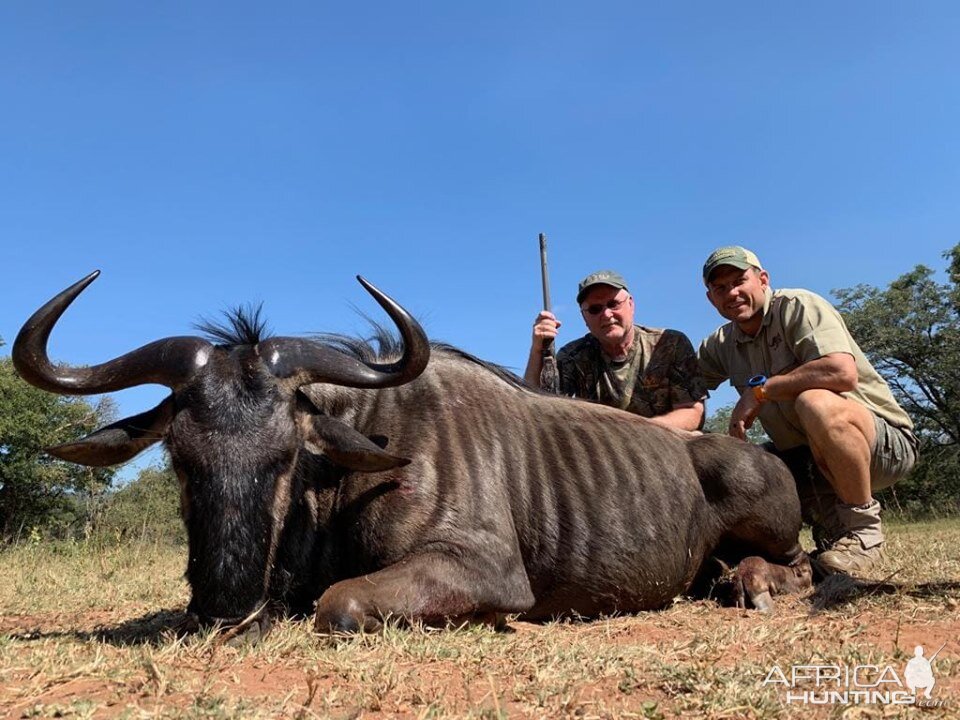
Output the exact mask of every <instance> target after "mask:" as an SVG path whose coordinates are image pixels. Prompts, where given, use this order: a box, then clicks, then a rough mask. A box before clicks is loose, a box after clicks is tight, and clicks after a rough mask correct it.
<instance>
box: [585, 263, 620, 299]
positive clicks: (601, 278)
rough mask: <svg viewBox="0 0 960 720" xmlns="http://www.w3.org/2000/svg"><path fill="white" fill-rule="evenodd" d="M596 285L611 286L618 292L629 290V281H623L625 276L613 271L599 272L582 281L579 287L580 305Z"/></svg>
mask: <svg viewBox="0 0 960 720" xmlns="http://www.w3.org/2000/svg"><path fill="white" fill-rule="evenodd" d="M594 285H610V286H611V287H615V288H617V289H618V290H626V289H627V281H626V280H624V279H623V275H621V274H620V273H618V272H615V271H613V270H598V271H597V272H594V273H590V274H589V275H587V276H586V277H585V278H584V279H583V280H581V281H580V284H579V285H578V286H577V302H578V303H581V302H583V297H584V296H585V295H586V294H587V291H589V290H590V288H592V287H593V286H594Z"/></svg>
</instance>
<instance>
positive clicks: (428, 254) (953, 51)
mask: <svg viewBox="0 0 960 720" xmlns="http://www.w3.org/2000/svg"><path fill="white" fill-rule="evenodd" d="M958 37H960V5H958V4H956V3H947V2H925V3H922V4H921V3H918V4H906V3H895V2H850V3H803V4H798V3H714V2H689V3H682V2H681V3H657V4H652V3H638V2H614V3H602V2H601V3H592V4H590V5H588V4H586V3H566V2H551V3H517V2H509V3H507V2H486V3H482V4H479V3H477V4H473V5H470V4H466V3H441V2H421V3H355V4H353V5H351V6H349V7H348V6H347V4H345V3H344V4H332V3H316V2H314V3H284V2H275V3H270V4H269V6H268V5H265V4H260V3H256V4H254V3H236V2H233V3H198V2H190V3H181V2H168V3H151V4H147V3H126V2H124V3H120V2H113V3H110V2H84V3H68V4H63V3H49V2H9V3H3V4H2V5H0V240H2V243H3V251H2V254H0V258H2V268H3V276H2V277H3V279H2V281H0V301H2V302H0V337H3V338H4V339H5V340H6V341H7V343H10V342H12V340H13V338H14V337H15V335H16V332H17V330H18V329H19V326H20V324H21V323H22V322H23V321H24V320H25V319H26V318H27V317H28V316H29V314H30V313H31V312H32V311H33V310H34V309H35V308H36V307H37V306H38V305H40V304H41V303H42V302H43V301H45V300H46V299H47V298H49V297H50V296H51V295H53V294H54V293H55V292H57V291H59V290H60V289H62V288H63V287H65V286H66V285H68V284H70V283H71V282H73V281H74V280H76V279H79V278H80V277H82V276H84V275H85V274H86V273H88V272H89V271H91V270H93V269H97V268H99V269H101V270H102V271H103V275H102V276H101V278H100V279H99V280H97V282H96V283H94V284H93V285H92V286H91V287H90V288H89V289H88V290H87V291H86V292H85V293H84V294H83V295H82V296H81V297H80V299H79V300H78V301H77V303H75V304H74V306H73V307H72V308H71V309H70V310H69V311H68V313H67V314H66V315H65V317H64V318H63V320H62V321H61V324H60V325H59V326H58V327H57V329H56V330H55V331H54V335H53V338H52V341H51V353H52V355H53V356H54V357H57V358H62V359H65V360H69V361H71V362H75V363H95V362H101V361H103V360H104V359H106V358H108V357H112V356H115V355H117V354H120V353H122V352H125V351H127V350H130V349H132V348H134V347H136V346H138V345H141V344H143V343H146V342H149V341H151V340H153V339H156V338H158V337H160V336H164V335H172V334H185V333H190V332H191V323H193V322H194V321H196V320H197V319H199V318H200V317H201V316H212V315H216V314H217V313H218V312H219V311H220V310H221V309H223V308H226V307H229V306H233V305H236V304H239V303H245V302H250V301H253V302H260V301H262V302H263V303H264V308H265V311H266V313H267V316H268V317H269V319H270V325H271V327H272V328H273V330H274V331H275V332H277V333H278V334H298V333H302V332H308V331H338V332H348V333H357V332H362V331H363V329H364V324H363V321H362V320H361V319H360V318H359V317H358V316H357V314H356V312H355V310H354V306H356V307H358V308H359V309H361V310H363V311H366V312H370V313H371V314H374V315H376V314H377V310H376V307H375V305H374V304H373V302H372V301H371V300H369V298H368V297H367V296H366V294H365V293H364V291H363V290H362V289H361V288H360V286H359V285H358V284H357V283H356V282H355V280H354V279H353V278H354V275H356V274H357V273H361V274H363V275H365V276H366V277H367V278H369V279H370V280H371V281H373V282H374V283H376V284H378V285H379V286H380V287H382V288H383V289H384V290H386V291H387V292H388V293H390V294H392V295H393V296H394V297H396V298H397V299H398V300H399V301H400V302H402V303H403V304H405V305H406V306H407V307H408V308H409V309H410V310H412V311H413V312H414V313H415V314H416V315H418V316H419V317H420V318H421V319H422V320H423V322H424V325H425V327H426V329H427V332H428V334H430V336H431V337H433V338H435V339H438V340H444V341H447V342H451V343H454V344H456V345H459V346H461V347H463V348H465V349H467V350H469V351H471V352H473V353H475V354H477V355H480V356H481V357H484V358H486V359H489V360H493V361H495V362H499V363H501V364H505V365H508V366H511V367H513V368H514V369H517V370H522V367H523V364H524V362H525V359H526V355H527V350H528V347H529V335H530V326H531V323H532V320H533V318H534V316H535V315H536V312H537V310H538V306H539V302H540V287H539V269H538V250H537V233H538V232H546V233H547V235H548V238H549V246H550V268H551V284H552V289H553V295H554V304H555V310H556V311H557V313H558V315H559V316H560V317H561V319H562V320H564V321H565V323H564V327H563V329H562V336H561V340H563V341H567V340H572V339H574V338H575V337H577V336H579V335H580V334H582V332H583V330H582V323H581V320H580V318H579V313H578V311H577V309H576V306H575V304H574V302H573V296H574V294H575V286H576V282H577V280H578V279H579V278H580V277H581V276H583V275H585V274H586V273H587V272H590V271H592V270H596V269H598V268H601V267H613V268H616V269H618V270H620V271H621V272H622V273H623V274H624V275H625V276H626V277H627V279H628V280H629V281H630V284H631V290H632V292H633V293H634V296H635V297H636V300H637V305H638V318H639V320H640V321H641V322H642V323H644V324H647V325H653V326H667V327H674V328H677V329H680V330H683V331H684V332H686V333H687V334H688V335H689V336H690V338H691V340H693V342H694V344H697V343H698V342H699V340H700V339H701V338H702V337H703V336H704V335H706V334H707V333H709V332H710V331H711V330H712V329H713V328H714V327H715V326H716V325H718V324H719V323H720V318H719V316H717V315H716V313H715V311H714V310H713V309H712V308H711V307H710V306H709V305H708V304H707V302H706V300H705V299H704V295H703V287H702V284H701V281H700V278H699V268H700V266H701V264H702V262H703V259H704V257H705V256H706V255H707V254H708V253H709V252H710V251H711V250H712V249H713V248H714V247H716V246H718V245H724V244H731V243H739V244H744V245H747V246H749V247H751V248H753V249H754V250H755V251H756V252H757V253H758V254H759V256H760V258H761V260H762V261H763V262H764V264H765V265H766V266H767V268H768V269H769V270H770V272H771V276H772V281H773V283H774V285H775V286H780V287H798V286H800V287H807V288H809V289H812V290H814V291H817V292H820V293H822V294H824V295H827V296H829V294H830V291H831V290H832V289H834V288H840V287H849V286H852V285H855V284H858V283H869V284H873V285H883V284H886V283H887V282H889V281H890V280H891V279H893V278H894V277H896V276H897V275H899V274H900V273H902V272H904V271H906V270H908V269H910V268H912V267H913V266H914V265H916V264H918V263H924V264H926V265H930V266H932V267H936V268H942V267H943V261H942V260H941V257H940V255H941V253H942V252H943V251H944V250H946V249H947V248H949V247H951V246H952V245H954V244H955V243H956V242H957V241H958V238H960V232H958V230H960V220H958V208H960V202H958V200H960V198H958V194H960V193H958V188H960V182H958V181H960V134H958V132H957V128H958V127H960V92H958V91H960V73H958V71H957V69H958V67H960V43H958V42H957V38H958ZM8 351H9V345H8V346H7V347H5V348H3V349H2V350H0V353H5V352H8ZM165 393H166V390H165V389H163V388H157V387H147V388H138V389H131V390H127V391H124V392H121V393H117V394H115V396H114V397H115V399H116V400H117V401H118V403H119V406H120V411H121V412H122V413H124V414H132V413H135V412H139V411H141V410H144V409H146V408H147V407H150V406H152V405H153V404H154V403H156V402H157V401H159V399H160V398H162V397H163V396H164V394H165ZM731 399H732V395H731V394H730V392H729V391H721V392H720V393H719V394H718V396H717V398H716V400H715V401H714V402H713V406H714V407H716V406H718V405H720V404H725V403H726V402H729V401H730V400H731ZM150 459H151V457H150V456H148V458H147V459H146V461H149V460H150ZM129 472H130V471H129V470H128V473H129Z"/></svg>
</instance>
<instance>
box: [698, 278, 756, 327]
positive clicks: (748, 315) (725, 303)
mask: <svg viewBox="0 0 960 720" xmlns="http://www.w3.org/2000/svg"><path fill="white" fill-rule="evenodd" d="M769 286H770V276H769V275H768V274H767V271H766V270H757V269H756V268H747V269H746V270H740V269H739V268H735V267H733V266H732V265H721V266H720V267H718V268H717V269H716V270H714V271H713V273H712V274H711V275H710V280H709V281H708V282H707V299H708V300H709V301H710V302H711V303H712V304H713V306H714V307H715V308H716V309H717V312H719V313H720V314H721V315H723V317H725V318H726V319H727V320H732V321H733V322H735V323H736V324H737V325H739V326H740V327H741V328H742V329H744V330H745V331H747V332H756V331H757V330H759V329H760V323H761V322H762V321H763V315H762V312H763V301H764V299H765V296H766V291H767V288H768V287H769ZM754 325H755V326H756V327H755V328H754Z"/></svg>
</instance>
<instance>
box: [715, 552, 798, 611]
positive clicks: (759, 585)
mask: <svg viewBox="0 0 960 720" xmlns="http://www.w3.org/2000/svg"><path fill="white" fill-rule="evenodd" d="M812 577H813V570H812V568H811V567H810V559H809V558H808V557H807V556H806V553H804V554H803V555H802V556H800V557H799V558H798V559H797V560H796V561H795V563H794V564H791V565H778V564H775V563H770V562H767V561H766V560H764V559H763V558H762V557H758V556H756V555H753V556H751V557H748V558H744V559H743V561H742V562H741V563H740V564H739V565H738V566H737V569H736V571H735V572H734V597H735V600H736V603H737V606H738V607H746V606H747V604H746V599H747V598H748V597H749V598H750V602H751V603H752V604H753V606H754V607H755V608H756V609H757V610H760V611H761V612H773V609H774V604H773V596H774V595H782V594H783V593H794V592H800V591H801V590H805V589H807V588H809V587H810V586H811V583H812Z"/></svg>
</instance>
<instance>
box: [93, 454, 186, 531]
mask: <svg viewBox="0 0 960 720" xmlns="http://www.w3.org/2000/svg"><path fill="white" fill-rule="evenodd" d="M95 531H96V532H98V533H100V534H101V535H107V536H110V537H114V538H118V539H122V538H139V539H147V540H151V541H155V540H165V541H170V542H174V543H185V542H186V531H185V530H184V528H183V521H182V520H181V519H180V485H179V483H178V481H177V477H176V474H175V473H174V472H173V470H172V469H171V468H170V466H169V464H165V465H164V466H163V467H148V468H144V469H143V470H141V471H140V473H139V474H138V475H137V477H136V479H135V480H133V481H131V482H130V483H128V484H127V485H124V486H123V487H122V488H120V489H119V490H117V491H116V492H112V493H110V495H109V496H108V497H107V498H106V500H105V502H104V504H103V508H102V510H101V511H100V512H99V513H98V516H97V519H96V523H95Z"/></svg>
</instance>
